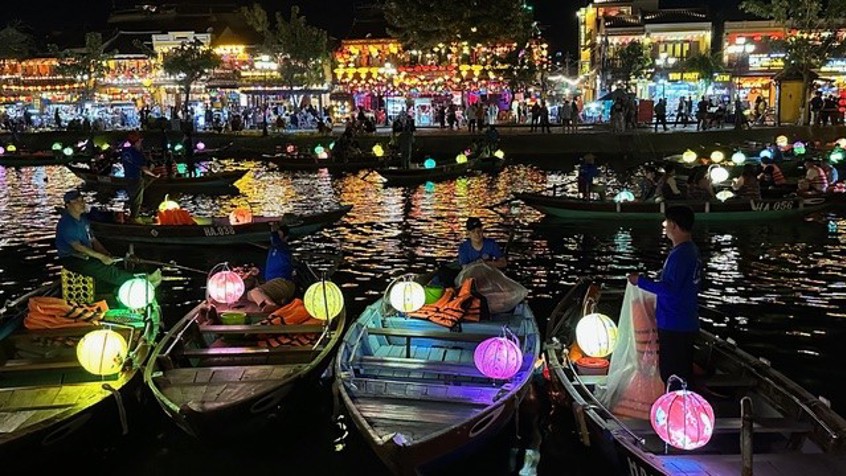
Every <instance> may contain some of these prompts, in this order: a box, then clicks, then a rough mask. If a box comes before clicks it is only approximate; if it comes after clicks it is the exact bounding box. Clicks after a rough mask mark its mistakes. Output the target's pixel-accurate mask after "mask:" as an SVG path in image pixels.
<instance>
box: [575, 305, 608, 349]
mask: <svg viewBox="0 0 846 476" xmlns="http://www.w3.org/2000/svg"><path fill="white" fill-rule="evenodd" d="M576 342H577V343H578V344H579V348H581V349H582V352H584V353H585V355H588V356H590V357H600V358H601V357H607V356H609V355H610V354H611V352H614V347H615V346H616V345H617V324H615V323H614V321H612V320H611V318H610V317H608V316H606V315H605V314H599V313H593V314H588V315H586V316H585V317H583V318H581V319H580V320H579V323H578V324H576Z"/></svg>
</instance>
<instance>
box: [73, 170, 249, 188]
mask: <svg viewBox="0 0 846 476" xmlns="http://www.w3.org/2000/svg"><path fill="white" fill-rule="evenodd" d="M67 167H68V168H69V169H70V170H71V172H73V173H74V175H76V176H77V177H79V178H81V179H82V180H84V181H85V185H86V186H87V187H91V188H96V189H102V190H119V189H126V187H127V186H128V183H129V181H128V180H127V179H125V178H123V177H115V176H112V175H100V174H97V173H95V172H93V171H92V170H91V169H89V168H85V167H80V166H77V165H68V166H67ZM246 173H247V170H232V171H226V172H212V173H206V174H204V175H201V176H197V177H189V176H174V177H160V178H158V179H156V180H153V181H152V182H150V184H149V185H148V186H147V189H146V190H147V191H148V192H150V193H165V192H176V191H178V192H185V193H200V192H209V191H220V190H227V189H234V184H235V182H237V181H238V180H240V179H241V178H242V177H243V176H244V175H246Z"/></svg>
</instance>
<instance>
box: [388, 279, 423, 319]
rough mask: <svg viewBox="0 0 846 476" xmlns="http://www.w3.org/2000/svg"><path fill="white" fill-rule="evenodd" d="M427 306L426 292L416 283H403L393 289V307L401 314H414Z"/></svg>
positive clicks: (395, 285) (397, 284)
mask: <svg viewBox="0 0 846 476" xmlns="http://www.w3.org/2000/svg"><path fill="white" fill-rule="evenodd" d="M424 304H426V290H425V289H423V285H421V284H420V283H416V282H414V281H402V282H399V283H396V284H394V285H393V286H392V287H391V306H393V307H394V309H396V310H397V311H400V312H414V311H416V310H418V309H420V308H421V307H423V305H424Z"/></svg>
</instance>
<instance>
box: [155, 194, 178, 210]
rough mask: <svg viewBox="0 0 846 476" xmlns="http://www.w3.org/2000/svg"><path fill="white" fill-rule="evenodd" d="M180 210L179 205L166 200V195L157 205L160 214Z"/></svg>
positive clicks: (168, 199)
mask: <svg viewBox="0 0 846 476" xmlns="http://www.w3.org/2000/svg"><path fill="white" fill-rule="evenodd" d="M180 208H181V207H180V206H179V204H178V203H176V202H174V201H173V200H171V199H170V198H168V196H167V195H165V197H164V200H162V203H160V204H159V211H160V212H163V211H166V210H179V209H180Z"/></svg>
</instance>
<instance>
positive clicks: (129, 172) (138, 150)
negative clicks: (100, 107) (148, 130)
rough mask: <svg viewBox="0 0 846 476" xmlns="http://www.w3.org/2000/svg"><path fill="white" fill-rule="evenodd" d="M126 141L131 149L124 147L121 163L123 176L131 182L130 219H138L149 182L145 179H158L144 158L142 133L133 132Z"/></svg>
mask: <svg viewBox="0 0 846 476" xmlns="http://www.w3.org/2000/svg"><path fill="white" fill-rule="evenodd" d="M126 141H127V142H128V143H129V147H124V148H123V151H121V154H120V161H121V163H122V164H123V176H124V178H126V179H127V181H129V187H128V190H127V191H126V192H127V194H128V195H129V219H130V220H136V221H137V219H138V212H139V211H140V210H141V204H142V203H143V202H144V189H145V188H147V185H148V181H147V180H146V179H145V177H153V178H157V177H158V175H156V174H154V173H153V172H152V171H151V170H150V168H149V167H148V166H147V159H146V158H145V157H144V151H143V141H144V138H143V137H141V133H140V132H137V131H132V132H130V133H129V135H127V137H126Z"/></svg>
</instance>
